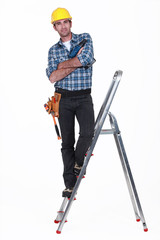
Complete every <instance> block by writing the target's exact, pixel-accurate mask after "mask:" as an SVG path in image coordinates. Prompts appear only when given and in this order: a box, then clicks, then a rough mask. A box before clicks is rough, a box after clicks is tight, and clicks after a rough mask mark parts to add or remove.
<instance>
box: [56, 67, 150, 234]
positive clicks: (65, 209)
mask: <svg viewBox="0 0 160 240" xmlns="http://www.w3.org/2000/svg"><path fill="white" fill-rule="evenodd" d="M122 74H123V72H122V71H120V70H119V71H116V72H115V74H114V76H113V79H112V82H111V85H110V87H109V90H108V92H107V95H106V97H105V99H104V102H103V104H102V106H101V109H100V111H99V114H98V116H97V119H96V121H95V132H94V137H93V139H92V142H91V145H90V147H89V148H88V151H87V153H86V154H85V157H84V163H83V166H82V169H81V171H80V174H79V177H78V178H77V181H76V184H75V186H74V189H73V192H72V194H71V197H70V198H64V199H63V201H62V204H61V206H60V209H59V211H58V213H57V217H56V219H55V221H54V222H55V223H57V224H59V225H58V229H57V231H56V233H57V234H60V233H61V232H62V229H63V226H64V224H65V222H67V217H68V214H69V211H70V209H71V206H72V204H73V202H74V200H76V195H77V194H78V189H79V187H80V184H81V181H82V179H83V178H84V174H85V172H86V168H87V166H88V164H89V161H90V157H91V156H92V155H93V150H94V148H95V146H96V143H97V140H98V138H99V136H100V135H101V134H106V135H107V134H112V135H113V136H114V140H115V143H116V146H117V150H118V154H119V157H120V161H121V165H122V169H123V172H124V176H125V179H126V183H127V187H128V191H129V195H130V199H131V202H132V206H133V210H134V213H135V218H136V221H137V222H139V221H141V222H142V226H143V229H144V231H145V232H147V231H148V228H147V224H146V221H145V218H144V214H143V211H142V207H141V203H140V200H139V196H138V193H137V189H136V186H135V182H134V179H133V175H132V172H131V168H130V165H129V161H128V158H127V154H126V151H125V148H124V144H123V141H122V136H121V132H120V129H119V126H118V122H117V119H116V117H115V116H114V115H113V114H112V113H111V112H110V111H109V110H110V107H111V104H112V101H113V98H114V96H115V93H116V91H117V88H118V86H119V82H120V80H121V77H122ZM107 116H108V117H109V122H110V126H111V128H110V129H103V124H104V122H105V120H106V117H107ZM82 211H83V210H82Z"/></svg>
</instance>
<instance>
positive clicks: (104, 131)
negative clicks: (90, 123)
mask: <svg viewBox="0 0 160 240" xmlns="http://www.w3.org/2000/svg"><path fill="white" fill-rule="evenodd" d="M115 132H116V130H115V129H102V130H101V133H100V134H114V133H115Z"/></svg>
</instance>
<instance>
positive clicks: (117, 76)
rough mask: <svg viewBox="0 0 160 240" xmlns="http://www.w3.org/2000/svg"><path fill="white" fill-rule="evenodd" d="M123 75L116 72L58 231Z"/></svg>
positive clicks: (59, 228)
mask: <svg viewBox="0 0 160 240" xmlns="http://www.w3.org/2000/svg"><path fill="white" fill-rule="evenodd" d="M121 76H122V71H117V72H116V73H115V75H114V78H113V83H114V84H113V86H112V89H111V90H110V91H109V92H108V93H107V97H106V99H107V102H106V103H105V108H104V110H103V113H102V116H101V118H100V119H99V122H98V124H97V126H96V130H95V134H94V137H93V139H92V143H91V145H90V147H89V149H88V151H87V156H86V157H85V159H84V163H83V167H82V169H81V172H80V175H79V178H78V179H77V181H76V184H75V187H74V189H73V192H72V194H71V197H70V200H69V202H68V205H67V207H66V210H65V213H64V215H63V218H62V221H61V222H60V224H59V227H58V230H57V231H58V232H61V230H62V228H63V225H64V223H65V220H66V218H67V216H68V213H69V210H70V208H71V206H72V203H73V200H74V197H75V195H76V193H77V190H78V188H79V185H80V183H81V180H82V178H83V175H84V173H85V171H86V167H87V165H88V162H89V159H90V157H91V154H92V152H93V149H94V147H95V144H96V142H97V139H98V137H99V135H100V132H101V129H102V126H103V123H104V121H105V119H106V116H107V114H108V112H109V108H110V106H111V103H112V101H113V98H114V96H115V93H116V90H117V88H118V85H119V82H120V79H121Z"/></svg>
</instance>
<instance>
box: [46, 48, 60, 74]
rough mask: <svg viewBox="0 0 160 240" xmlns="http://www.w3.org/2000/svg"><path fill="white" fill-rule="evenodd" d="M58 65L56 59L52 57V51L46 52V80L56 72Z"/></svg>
mask: <svg viewBox="0 0 160 240" xmlns="http://www.w3.org/2000/svg"><path fill="white" fill-rule="evenodd" d="M58 63H59V61H58V59H55V58H54V57H53V51H52V49H50V50H49V52H48V67H47V68H46V75H47V77H48V78H49V77H50V75H51V73H52V72H53V71H55V70H57V66H58Z"/></svg>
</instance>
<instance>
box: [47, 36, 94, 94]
mask: <svg viewBox="0 0 160 240" xmlns="http://www.w3.org/2000/svg"><path fill="white" fill-rule="evenodd" d="M83 39H86V40H87V42H86V44H85V45H84V49H83V50H82V52H81V53H80V54H79V55H77V57H78V59H79V61H80V62H81V64H82V67H79V68H77V69H75V70H74V71H73V72H72V73H70V74H69V75H68V76H66V77H65V78H63V79H61V80H60V81H57V82H56V83H55V85H54V86H55V88H62V89H66V90H70V91H73V90H82V89H87V88H91V86H92V67H89V68H87V69H86V68H85V66H86V65H87V64H90V63H91V62H92V61H93V57H94V56H93V44H92V39H91V37H90V35H89V34H88V33H83V34H74V33H72V39H71V42H70V43H71V49H70V51H72V49H73V48H74V47H75V46H76V45H78V44H79V43H80V42H81V41H82V40H83ZM68 55H69V51H68V50H67V48H66V47H65V46H64V45H63V43H62V41H61V40H59V42H58V43H56V44H55V45H53V46H52V47H51V48H50V49H49V52H48V67H47V68H46V74H47V76H48V78H49V77H50V75H51V73H52V72H53V71H55V70H57V66H58V64H59V63H60V62H64V61H66V60H68V59H69V57H68Z"/></svg>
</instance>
